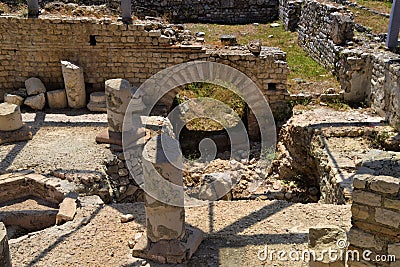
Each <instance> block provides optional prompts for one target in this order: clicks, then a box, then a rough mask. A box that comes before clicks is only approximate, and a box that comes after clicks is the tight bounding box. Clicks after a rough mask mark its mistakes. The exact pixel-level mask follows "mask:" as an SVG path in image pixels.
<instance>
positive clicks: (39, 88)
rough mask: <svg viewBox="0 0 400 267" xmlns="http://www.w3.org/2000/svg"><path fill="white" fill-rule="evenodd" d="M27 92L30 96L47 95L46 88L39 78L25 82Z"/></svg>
mask: <svg viewBox="0 0 400 267" xmlns="http://www.w3.org/2000/svg"><path fill="white" fill-rule="evenodd" d="M25 87H26V92H27V93H28V95H38V94H41V93H46V87H45V86H44V84H43V83H42V81H41V80H40V79H39V78H35V77H32V78H29V79H27V80H26V81H25Z"/></svg>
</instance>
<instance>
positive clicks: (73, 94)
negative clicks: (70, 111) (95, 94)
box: [61, 61, 86, 108]
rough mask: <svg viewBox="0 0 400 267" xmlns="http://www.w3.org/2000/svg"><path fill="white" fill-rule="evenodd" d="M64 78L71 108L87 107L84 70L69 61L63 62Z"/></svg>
mask: <svg viewBox="0 0 400 267" xmlns="http://www.w3.org/2000/svg"><path fill="white" fill-rule="evenodd" d="M61 66H62V74H63V77H64V84H65V91H66V93H67V99H68V106H69V107H70V108H83V107H85V106H86V91H85V80H84V77H83V69H82V68H81V67H79V66H77V65H74V64H72V63H71V62H68V61H61Z"/></svg>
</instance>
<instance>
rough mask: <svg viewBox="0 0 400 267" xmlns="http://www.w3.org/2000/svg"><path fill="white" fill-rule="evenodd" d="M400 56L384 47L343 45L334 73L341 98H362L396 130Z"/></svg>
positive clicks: (399, 108)
mask: <svg viewBox="0 0 400 267" xmlns="http://www.w3.org/2000/svg"><path fill="white" fill-rule="evenodd" d="M399 61H400V56H399V55H397V54H394V53H392V52H388V51H379V52H376V51H373V50H370V49H362V48H360V49H351V50H349V49H345V50H343V51H342V53H341V56H340V60H339V61H338V64H337V76H338V78H339V81H340V84H341V87H342V89H344V91H345V99H346V100H347V101H351V102H365V104H368V105H369V106H371V107H372V108H373V109H374V110H375V111H376V112H377V113H378V114H379V115H381V116H383V117H386V120H387V121H388V122H389V123H390V124H391V125H392V126H393V127H395V128H396V129H397V130H400V90H399V88H400V84H399V78H400V73H399V70H400V63H399Z"/></svg>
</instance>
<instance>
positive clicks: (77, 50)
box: [0, 16, 289, 116]
mask: <svg viewBox="0 0 400 267" xmlns="http://www.w3.org/2000/svg"><path fill="white" fill-rule="evenodd" d="M0 24H1V25H2V27H1V28H0V36H1V37H2V42H1V44H0V62H1V65H0V99H2V98H3V95H4V93H7V92H10V91H12V90H15V89H18V88H20V87H23V85H24V81H25V80H26V79H27V78H29V77H38V78H40V79H41V80H42V81H43V82H44V84H45V85H46V88H47V89H48V90H54V89H60V88H62V87H63V78H62V72H61V64H60V61H61V60H67V61H70V62H73V63H75V64H77V65H78V66H80V67H82V68H83V70H84V78H85V82H86V89H87V91H88V92H91V91H97V90H103V89H104V82H105V81H106V80H107V79H111V78H124V79H127V80H128V81H129V82H131V83H132V84H134V85H140V84H141V83H143V82H144V81H145V80H146V79H147V78H149V77H151V75H153V74H155V73H157V72H158V71H160V70H162V69H165V68H167V67H170V66H173V65H175V64H179V63H183V62H188V61H193V60H203V61H214V62H218V63H223V64H227V65H229V66H232V67H234V68H236V69H238V70H240V71H242V72H244V73H245V74H247V76H249V77H250V78H251V79H252V80H253V81H254V82H255V83H256V84H257V86H258V87H259V88H261V90H262V91H263V94H264V95H265V96H266V97H267V99H268V100H269V102H270V106H271V109H272V110H273V111H274V112H275V114H276V115H277V116H282V113H283V112H287V109H288V104H287V103H288V101H289V94H288V92H287V90H286V81H287V74H288V67H287V63H286V54H285V53H284V52H282V51H281V50H280V49H269V48H263V50H262V51H261V54H260V55H258V56H255V55H253V54H252V53H250V51H248V50H241V49H237V50H229V49H228V50H224V49H221V50H206V49H205V48H203V47H202V46H201V45H180V44H178V43H175V44H171V42H173V39H174V38H175V39H176V36H171V37H167V36H165V35H163V34H162V33H164V31H165V29H166V28H167V26H166V25H163V24H161V23H159V22H140V21H136V22H134V24H131V25H128V26H127V25H125V24H123V23H122V22H114V21H111V20H110V19H100V20H98V19H88V18H86V19H60V18H54V19H48V18H39V19H24V18H18V17H11V16H7V17H0ZM171 27H172V26H171ZM174 27H180V26H179V25H178V26H174Z"/></svg>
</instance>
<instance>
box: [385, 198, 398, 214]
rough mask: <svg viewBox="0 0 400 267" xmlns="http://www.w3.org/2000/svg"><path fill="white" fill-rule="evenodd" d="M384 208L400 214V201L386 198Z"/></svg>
mask: <svg viewBox="0 0 400 267" xmlns="http://www.w3.org/2000/svg"><path fill="white" fill-rule="evenodd" d="M383 206H384V207H385V208H387V209H394V210H398V211H399V212H400V200H394V199H388V198H385V199H384V200H383Z"/></svg>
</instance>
